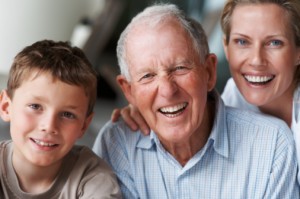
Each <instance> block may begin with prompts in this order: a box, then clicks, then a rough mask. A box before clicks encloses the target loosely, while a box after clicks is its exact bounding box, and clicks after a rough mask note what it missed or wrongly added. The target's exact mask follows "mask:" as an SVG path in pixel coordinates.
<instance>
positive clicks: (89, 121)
mask: <svg viewBox="0 0 300 199" xmlns="http://www.w3.org/2000/svg"><path fill="white" fill-rule="evenodd" d="M93 117H94V112H93V113H91V114H90V115H89V116H88V117H87V118H86V119H85V121H84V123H83V126H82V129H81V134H80V135H79V136H78V138H77V139H79V138H81V137H82V136H83V135H84V133H85V132H86V130H87V129H88V127H89V126H90V124H91V122H92V120H93Z"/></svg>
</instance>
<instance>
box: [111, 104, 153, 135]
mask: <svg viewBox="0 0 300 199" xmlns="http://www.w3.org/2000/svg"><path fill="white" fill-rule="evenodd" d="M120 116H121V117H123V119H124V121H125V123H126V124H127V125H128V127H129V128H130V129H131V130H133V131H137V130H138V129H140V130H141V131H142V133H143V134H144V135H149V134H150V128H149V126H148V124H147V123H146V121H145V120H144V118H143V116H142V115H141V114H140V112H139V110H138V109H137V108H136V107H135V106H133V105H131V104H129V105H128V106H125V107H123V108H122V109H114V110H113V112H112V114H111V121H112V122H116V121H117V120H118V119H119V117H120Z"/></svg>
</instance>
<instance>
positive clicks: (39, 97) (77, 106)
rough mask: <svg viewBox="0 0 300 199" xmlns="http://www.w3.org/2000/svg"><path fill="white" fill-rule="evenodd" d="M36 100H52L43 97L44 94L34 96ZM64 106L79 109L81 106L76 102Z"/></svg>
mask: <svg viewBox="0 0 300 199" xmlns="http://www.w3.org/2000/svg"><path fill="white" fill-rule="evenodd" d="M32 97H33V98H34V99H35V100H37V101H44V102H49V101H50V100H48V99H47V98H45V97H43V96H34V95H33V96H32ZM64 108H67V109H74V110H75V109H79V108H80V105H78V104H76V105H74V104H70V105H65V106H64Z"/></svg>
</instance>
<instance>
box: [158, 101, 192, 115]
mask: <svg viewBox="0 0 300 199" xmlns="http://www.w3.org/2000/svg"><path fill="white" fill-rule="evenodd" d="M186 106H187V103H182V104H178V105H176V106H168V107H163V108H160V111H161V112H162V113H166V114H172V113H173V114H175V113H177V112H178V111H181V110H182V109H184V108H185V107H186Z"/></svg>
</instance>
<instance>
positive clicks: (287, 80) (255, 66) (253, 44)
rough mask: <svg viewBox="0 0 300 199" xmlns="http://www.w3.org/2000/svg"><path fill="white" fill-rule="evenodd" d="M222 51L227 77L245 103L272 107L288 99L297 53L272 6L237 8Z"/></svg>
mask: <svg viewBox="0 0 300 199" xmlns="http://www.w3.org/2000/svg"><path fill="white" fill-rule="evenodd" d="M224 50H225V54H226V57H227V60H228V62H229V65H230V71H231V75H232V77H233V78H234V81H235V82H236V85H237V87H238V89H239V90H240V92H241V93H242V95H243V96H244V98H245V99H246V100H247V101H248V102H249V103H251V104H253V105H256V106H259V107H273V106H278V105H280V104H282V103H287V101H290V100H291V99H292V96H293V91H294V88H295V81H294V74H295V71H296V68H297V65H298V63H299V59H300V49H299V48H297V47H296V45H295V40H294V34H293V31H292V28H291V26H290V20H289V17H288V16H287V15H286V12H285V10H284V9H283V8H281V7H280V6H278V5H276V4H272V3H265V4H251V5H249V4H248V5H239V6H237V7H236V8H235V10H234V11H233V14H232V19H231V31H230V37H229V41H228V44H226V42H225V41H224Z"/></svg>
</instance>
